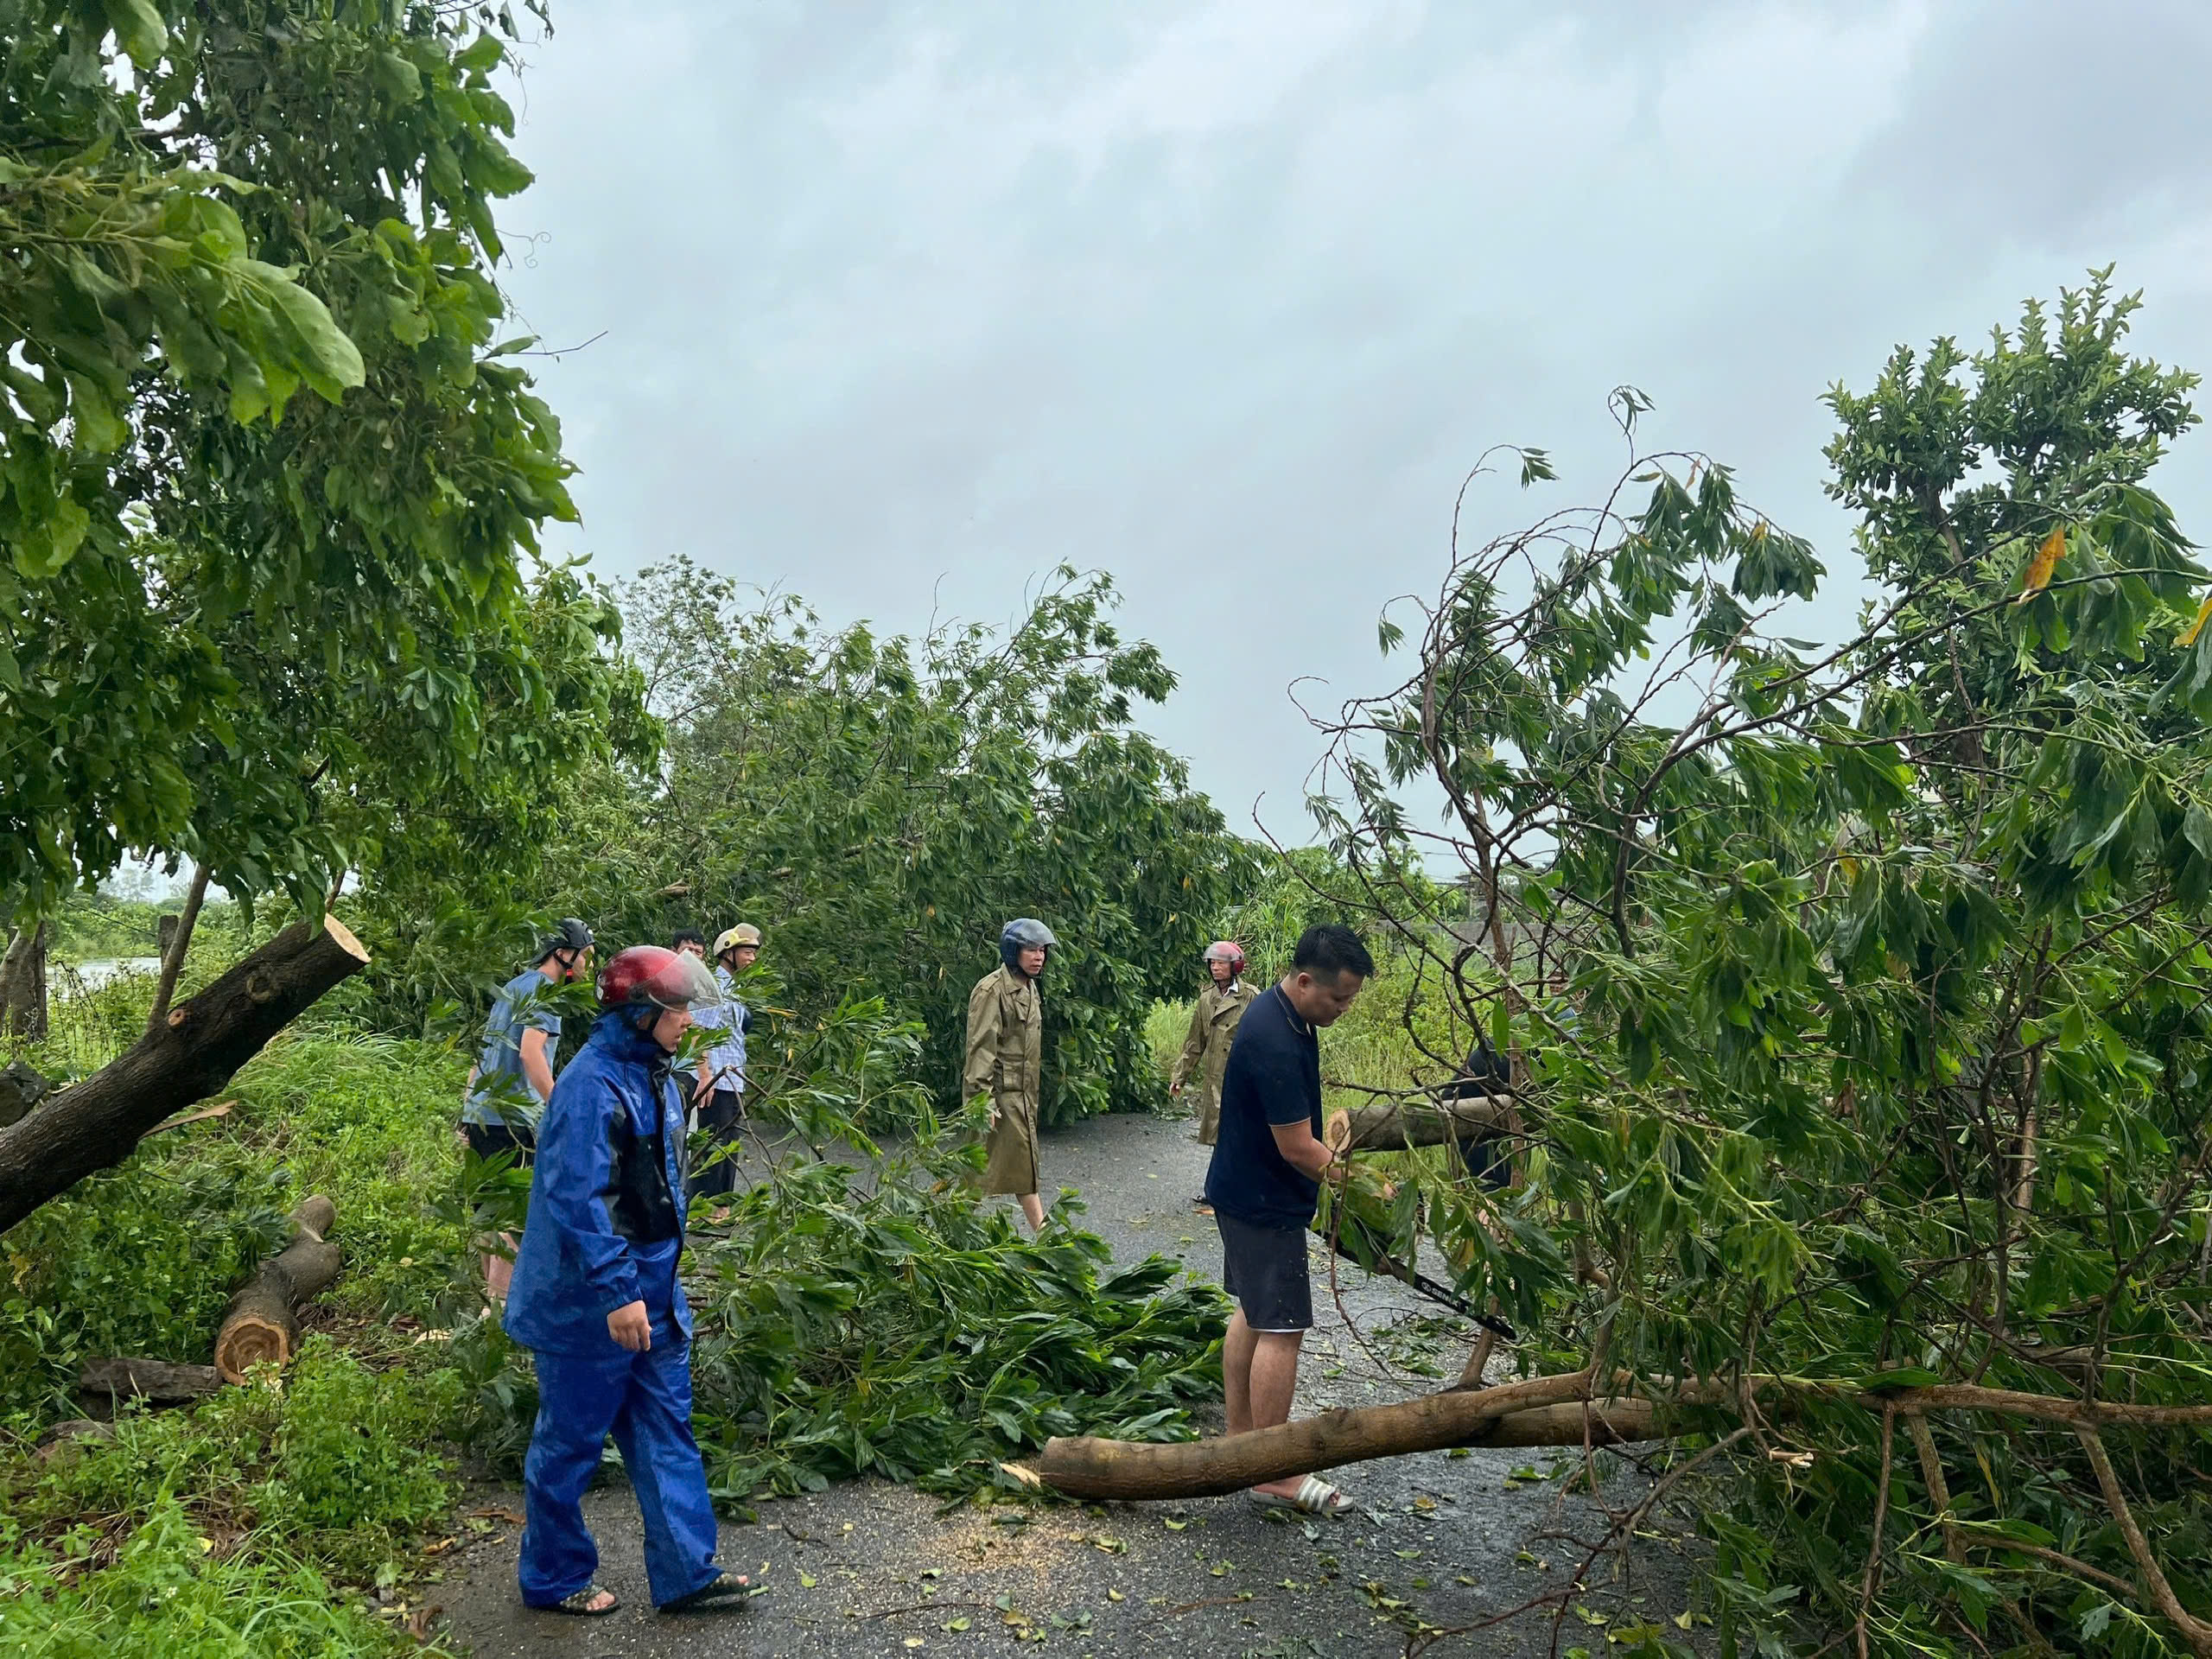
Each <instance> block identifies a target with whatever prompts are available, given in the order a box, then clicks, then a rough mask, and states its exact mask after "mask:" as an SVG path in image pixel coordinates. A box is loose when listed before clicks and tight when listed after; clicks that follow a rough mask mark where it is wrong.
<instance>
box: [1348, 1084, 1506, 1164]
mask: <svg viewBox="0 0 2212 1659" xmlns="http://www.w3.org/2000/svg"><path fill="white" fill-rule="evenodd" d="M1512 1115H1513V1103H1512V1102H1511V1101H1510V1100H1509V1099H1507V1098H1506V1097H1505V1096H1503V1095H1498V1096H1478V1097H1476V1098H1473V1099H1469V1100H1452V1101H1442V1102H1437V1101H1389V1102H1385V1103H1383V1104H1382V1105H1380V1106H1361V1107H1358V1108H1357V1109H1354V1110H1351V1111H1349V1112H1345V1113H1343V1114H1341V1116H1342V1117H1343V1119H1344V1130H1343V1131H1342V1132H1343V1133H1344V1135H1346V1136H1347V1137H1348V1138H1347V1139H1346V1140H1345V1141H1343V1142H1341V1143H1340V1142H1338V1141H1337V1139H1336V1136H1335V1135H1333V1134H1329V1133H1327V1132H1325V1133H1324V1135H1323V1137H1322V1138H1323V1139H1324V1140H1325V1141H1328V1142H1329V1144H1331V1145H1332V1146H1335V1145H1338V1144H1341V1145H1343V1146H1344V1149H1345V1150H1346V1151H1349V1152H1403V1151H1405V1150H1406V1149H1407V1148H1408V1147H1440V1146H1444V1145H1446V1144H1447V1143H1449V1142H1452V1141H1473V1140H1478V1139H1479V1138H1480V1137H1482V1136H1483V1135H1495V1134H1497V1133H1498V1132H1499V1131H1500V1130H1502V1129H1507V1128H1510V1127H1511V1119H1512ZM1329 1127H1330V1128H1334V1127H1335V1126H1334V1125H1333V1124H1332V1125H1331V1126H1329Z"/></svg>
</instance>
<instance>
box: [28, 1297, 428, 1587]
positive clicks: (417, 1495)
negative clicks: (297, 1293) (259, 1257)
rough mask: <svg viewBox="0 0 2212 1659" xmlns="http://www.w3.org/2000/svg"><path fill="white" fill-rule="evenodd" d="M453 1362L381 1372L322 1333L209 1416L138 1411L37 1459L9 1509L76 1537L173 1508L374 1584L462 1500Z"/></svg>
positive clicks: (52, 1536)
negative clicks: (447, 1445)
mask: <svg viewBox="0 0 2212 1659" xmlns="http://www.w3.org/2000/svg"><path fill="white" fill-rule="evenodd" d="M461 1393H462V1386H461V1381H460V1379H459V1378H458V1377H457V1376H454V1375H453V1374H452V1373H451V1372H449V1371H448V1370H444V1369H442V1367H441V1368H431V1367H421V1368H417V1367H411V1366H395V1367H393V1368H391V1369H390V1370H372V1369H371V1368H369V1367H368V1366H365V1365H364V1364H363V1363H361V1362H360V1361H359V1360H357V1359H355V1358H354V1357H352V1356H351V1355H349V1354H346V1352H344V1351H341V1350H340V1349H338V1348H336V1347H334V1345H332V1344H331V1343H330V1342H329V1341H328V1340H327V1338H321V1337H310V1338H308V1340H307V1342H306V1343H305V1344H302V1347H301V1350H300V1353H299V1355H298V1357H296V1359H295V1360H294V1361H293V1363H292V1365H291V1368H290V1370H289V1371H288V1372H287V1373H286V1375H285V1376H284V1377H283V1380H282V1382H281V1383H270V1384H266V1385H262V1386H257V1387H248V1388H241V1389H225V1390H223V1392H222V1393H220V1394H219V1395H215V1396H214V1397H213V1399H210V1400H208V1401H207V1402H205V1403H203V1404H202V1405H201V1406H200V1407H199V1408H197V1409H196V1410H194V1411H189V1412H165V1413H162V1414H150V1415H149V1414H134V1415H131V1416H128V1417H126V1418H124V1420H123V1421H121V1422H120V1423H118V1426H117V1432H116V1435H115V1438H114V1439H113V1440H105V1441H87V1442H83V1443H80V1444H79V1446H77V1447H75V1448H74V1449H73V1451H71V1452H68V1453H66V1454H64V1455H62V1456H60V1457H59V1458H57V1459H54V1460H53V1461H52V1462H50V1463H48V1464H46V1465H42V1466H33V1467H27V1468H26V1469H25V1470H23V1471H22V1472H21V1473H20V1474H19V1476H18V1481H17V1490H16V1491H14V1492H12V1493H11V1494H10V1505H9V1507H10V1512H11V1513H12V1514H13V1515H15V1516H16V1517H17V1518H18V1519H19V1521H20V1522H21V1524H22V1526H23V1527H24V1528H25V1529H27V1530H28V1531H29V1532H31V1533H32V1534H33V1535H35V1536H38V1537H40V1538H41V1539H45V1540H47V1541H60V1542H61V1543H63V1544H64V1545H67V1543H68V1541H70V1540H71V1539H73V1538H75V1539H76V1540H78V1542H79V1545H80V1546H81V1545H82V1544H83V1543H84V1540H83V1537H82V1534H81V1532H79V1531H78V1530H76V1529H75V1523H76V1522H77V1521H78V1519H79V1517H80V1516H134V1517H135V1516H142V1515H145V1514H147V1513H148V1512H149V1510H153V1509H154V1508H155V1507H156V1506H157V1505H158V1504H160V1503H165V1502H173V1503H175V1504H177V1505H178V1506H179V1507H180V1510H181V1513H182V1514H184V1515H185V1516H188V1518H189V1519H190V1521H191V1522H192V1523H193V1524H194V1527H196V1528H197V1529H199V1531H200V1532H201V1533H202V1534H204V1535H207V1536H208V1537H210V1538H211V1539H218V1540H222V1541H225V1547H226V1548H235V1549H243V1550H245V1552H246V1553H248V1554H257V1553H258V1549H259V1546H260V1545H261V1543H262V1542H264V1541H268V1540H270V1539H274V1538H282V1539H283V1541H284V1543H285V1546H286V1548H289V1549H293V1550H296V1551H298V1552H300V1553H301V1554H306V1555H311V1556H313V1557H314V1558H315V1559H317V1560H321V1561H323V1562H327V1563H330V1564H332V1565H334V1566H336V1567H340V1568H342V1569H344V1570H346V1571H349V1572H352V1573H357V1574H359V1575H361V1576H363V1577H364V1578H367V1577H372V1576H373V1575H374V1574H375V1573H377V1571H378V1568H379V1567H382V1566H383V1565H384V1564H385V1562H387V1561H389V1560H391V1558H392V1556H393V1554H394V1553H395V1552H396V1551H397V1549H398V1548H400V1546H401V1545H402V1544H403V1543H404V1541H406V1540H407V1539H409V1538H410V1537H411V1536H412V1535H416V1534H417V1533H419V1532H421V1531H422V1530H423V1529H424V1528H426V1527H428V1526H429V1525H430V1524H431V1523H432V1522H434V1521H435V1520H436V1519H437V1518H438V1517H439V1516H442V1514H443V1513H444V1512H445V1511H446V1510H447V1509H448V1508H449V1507H450V1505H451V1504H452V1502H453V1494H454V1489H453V1486H452V1484H451V1482H450V1480H449V1479H448V1473H449V1468H448V1464H447V1462H446V1460H445V1459H443V1458H442V1457H441V1456H439V1455H438V1454H437V1453H436V1452H435V1451H432V1450H430V1449H429V1448H430V1447H432V1446H435V1444H436V1443H437V1441H438V1440H439V1438H440V1436H441V1434H442V1432H443V1430H444V1428H445V1427H446V1425H447V1424H448V1422H449V1421H451V1420H452V1419H453V1417H454V1414H455V1412H456V1410H457V1408H459V1406H460V1403H461Z"/></svg>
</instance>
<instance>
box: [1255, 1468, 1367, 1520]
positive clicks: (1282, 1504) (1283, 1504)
mask: <svg viewBox="0 0 2212 1659" xmlns="http://www.w3.org/2000/svg"><path fill="white" fill-rule="evenodd" d="M1245 1496H1246V1497H1249V1499H1250V1500H1251V1502H1252V1507H1253V1508H1255V1509H1258V1510H1296V1511H1297V1512H1298V1513H1299V1514H1300V1515H1348V1514H1350V1513H1351V1511H1352V1510H1355V1509H1357V1507H1358V1505H1357V1504H1355V1503H1353V1502H1352V1501H1351V1499H1350V1498H1348V1497H1345V1496H1344V1494H1343V1493H1342V1492H1340V1491H1338V1490H1337V1489H1336V1488H1335V1487H1333V1486H1332V1485H1330V1484H1329V1483H1328V1482H1327V1481H1325V1480H1324V1479H1322V1478H1321V1477H1320V1476H1319V1475H1308V1476H1306V1478H1305V1479H1304V1480H1303V1481H1302V1482H1300V1484H1299V1488H1298V1494H1297V1496H1296V1497H1284V1496H1283V1495H1282V1494H1281V1492H1260V1491H1253V1492H1247V1493H1246V1494H1245Z"/></svg>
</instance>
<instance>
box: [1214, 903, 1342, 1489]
mask: <svg viewBox="0 0 2212 1659" xmlns="http://www.w3.org/2000/svg"><path fill="white" fill-rule="evenodd" d="M1374 972H1375V961H1374V958H1373V957H1370V956H1369V955H1368V954H1367V947H1366V946H1365V945H1363V944H1361V943H1360V940H1359V936H1358V935H1357V933H1354V932H1353V931H1351V929H1350V928H1348V927H1338V926H1333V925H1330V926H1322V927H1309V928H1307V929H1306V933H1305V936H1304V937H1303V938H1300V940H1299V941H1298V950H1297V951H1296V953H1295V955H1294V957H1292V959H1291V970H1290V972H1288V973H1287V974H1286V975H1284V976H1283V977H1282V979H1281V982H1279V983H1277V984H1276V985H1275V986H1274V987H1273V988H1271V989H1269V990H1267V991H1263V992H1262V993H1261V995H1258V996H1257V997H1255V998H1254V999H1253V1001H1252V1005H1251V1007H1249V1009H1247V1010H1246V1012H1245V1014H1244V1017H1243V1020H1242V1022H1241V1023H1240V1024H1239V1025H1238V1027H1237V1029H1236V1044H1235V1046H1232V1047H1231V1048H1230V1051H1229V1065H1228V1069H1227V1070H1226V1071H1224V1073H1223V1076H1222V1081H1221V1127H1220V1135H1221V1139H1220V1141H1219V1142H1218V1143H1217V1145H1216V1146H1215V1147H1214V1152H1213V1162H1212V1163H1211V1165H1210V1166H1208V1167H1207V1170H1206V1202H1207V1203H1208V1204H1210V1205H1212V1206H1213V1211H1214V1224H1215V1225H1216V1226H1217V1227H1218V1228H1220V1230H1221V1255H1222V1264H1223V1268H1222V1280H1223V1282H1224V1287H1226V1288H1227V1290H1228V1292H1229V1294H1230V1295H1231V1296H1232V1297H1234V1298H1235V1299H1236V1313H1233V1314H1232V1315H1230V1320H1229V1334H1228V1336H1227V1337H1226V1338H1224V1340H1223V1343H1222V1351H1221V1374H1222V1382H1223V1384H1224V1390H1225V1392H1226V1394H1227V1397H1228V1407H1229V1433H1231V1434H1242V1433H1245V1432H1246V1431H1248V1430H1250V1429H1255V1428H1272V1427H1274V1426H1275V1425H1276V1424H1278V1423H1283V1422H1287V1421H1289V1420H1290V1401H1291V1395H1293V1394H1294V1392H1295V1391H1296V1389H1297V1387H1298V1351H1299V1348H1300V1344H1302V1343H1303V1342H1304V1341H1305V1338H1306V1332H1308V1331H1310V1330H1311V1329H1313V1284H1312V1281H1311V1279H1310V1278H1309V1276H1308V1274H1307V1272H1306V1230H1307V1229H1308V1228H1309V1227H1311V1226H1312V1225H1313V1211H1314V1206H1315V1205H1316V1203H1317V1201H1318V1200H1319V1197H1320V1192H1321V1185H1320V1184H1321V1181H1322V1179H1323V1178H1324V1177H1325V1176H1326V1175H1327V1174H1328V1173H1329V1172H1330V1169H1331V1166H1332V1165H1334V1164H1336V1163H1337V1154H1335V1153H1334V1152H1332V1150H1331V1149H1330V1148H1329V1147H1328V1146H1326V1145H1325V1143H1324V1142H1323V1141H1322V1139H1321V1049H1320V1043H1319V1039H1318V1038H1317V1037H1316V1036H1315V1035H1314V1033H1316V1032H1317V1031H1318V1030H1319V1028H1320V1027H1323V1026H1327V1025H1333V1024H1335V1023H1336V1021H1337V1020H1338V1018H1339V1017H1340V1016H1341V1015H1342V1014H1344V1010H1345V1009H1347V1008H1349V1007H1351V1004H1352V999H1353V998H1354V997H1356V996H1357V995H1359V989H1360V987H1361V986H1362V985H1363V984H1364V983H1365V982H1366V981H1367V980H1368V979H1369V978H1370V976H1372V975H1373V974H1374ZM1251 1490H1252V1501H1253V1502H1254V1503H1257V1504H1259V1505H1260V1506H1261V1507H1262V1508H1263V1509H1293V1510H1303V1511H1305V1512H1306V1513H1307V1514H1312V1515H1341V1514H1342V1513H1344V1510H1348V1509H1350V1508H1351V1500H1350V1499H1349V1498H1347V1497H1345V1496H1344V1494H1343V1493H1342V1492H1340V1491H1338V1490H1337V1489H1336V1488H1335V1487H1334V1486H1332V1485H1331V1484H1329V1483H1328V1482H1327V1481H1325V1480H1323V1479H1321V1478H1319V1476H1318V1475H1292V1476H1288V1477H1286V1478H1283V1479H1281V1480H1272V1481H1268V1482H1267V1483H1266V1484H1263V1485H1259V1486H1255V1487H1253V1488H1252V1489H1251Z"/></svg>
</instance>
